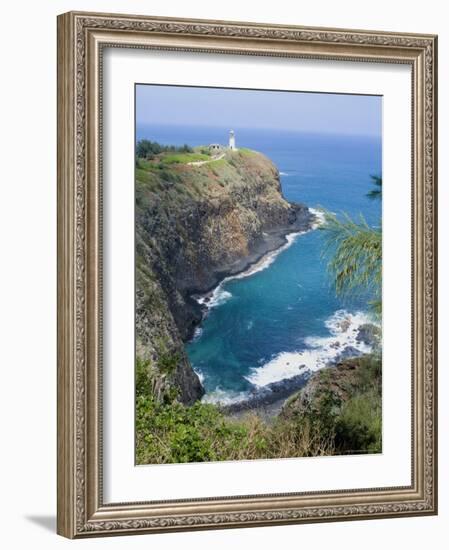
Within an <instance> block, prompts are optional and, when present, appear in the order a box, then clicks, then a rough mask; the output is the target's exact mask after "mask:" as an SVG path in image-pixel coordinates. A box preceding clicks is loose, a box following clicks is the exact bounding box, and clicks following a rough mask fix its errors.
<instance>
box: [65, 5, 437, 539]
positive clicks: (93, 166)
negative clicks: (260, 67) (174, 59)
mask: <svg viewBox="0 0 449 550" xmlns="http://www.w3.org/2000/svg"><path fill="white" fill-rule="evenodd" d="M104 47H127V48H128V47H132V48H149V49H162V50H179V51H200V52H205V53H223V54H226V53H228V54H229V53H233V54H240V55H255V56H260V55H263V56H274V57H298V58H304V57H308V58H313V59H317V58H320V59H328V60H329V59H330V60H346V61H348V60H349V61H358V62H385V63H402V64H408V65H410V67H411V69H412V126H413V132H412V134H413V139H412V144H411V146H412V158H413V161H412V163H413V166H412V174H413V176H412V180H413V181H412V189H413V201H412V216H413V224H412V225H413V227H412V228H411V230H412V236H413V238H412V241H413V244H412V248H413V250H412V269H411V273H412V282H413V300H412V302H413V307H412V312H411V315H412V321H413V334H412V342H413V346H412V353H411V356H412V364H413V375H412V388H411V398H412V419H411V426H412V436H413V437H412V450H411V461H412V473H413V475H412V484H411V485H410V486H407V487H394V488H375V489H360V490H350V491H347V490H344V491H323V492H317V493H300V494H298V493H296V494H294V493H291V494H282V495H252V496H247V497H246V496H245V497H217V498H207V499H192V500H176V501H158V502H150V501H149V502H143V503H118V504H105V503H103V498H102V438H101V429H102V412H101V396H102V387H101V373H102V346H101V342H102V341H101V335H102V324H101V323H102V321H101V311H102V307H101V295H102V255H101V231H102V227H101V221H102V219H101V200H102V193H101V189H102V181H101V170H102V164H101V160H102V159H101V90H102V73H101V67H102V63H101V60H102V49H103V48H104ZM436 59H437V37H436V36H434V35H422V34H403V33H389V32H378V31H361V30H341V29H340V30H339V29H330V28H328V29H324V28H305V27H298V26H284V25H271V24H270V25H266V24H254V23H242V22H224V21H208V20H191V19H173V18H162V17H142V16H131V15H116V14H97V13H83V12H70V13H66V14H63V15H60V16H59V17H58V520H57V531H58V533H59V534H61V535H64V536H66V537H70V538H82V537H86V536H100V535H101V536H103V535H118V534H135V533H149V532H163V531H181V530H192V529H212V528H213V529H216V528H230V527H250V526H261V525H279V524H288V523H305V522H309V523H310V522H321V521H337V520H350V519H370V518H383V517H385V518H386V517H400V516H418V515H429V514H436V513H437V437H436V427H437V422H436V421H437V416H436V415H437V407H436V405H437V401H436V399H437V393H436V391H437V387H436V386H437V380H436V369H437V361H436V352H437V331H436V322H437V301H436V298H437V287H436V284H437V280H436V276H437V269H436V268H437V266H436V260H437V233H436V223H437V220H436V211H437V209H436V199H437V195H436V183H437V180H436V176H437V174H436V166H437V158H436V146H437V134H436V131H437V125H436V122H437V120H436V107H437V65H436ZM149 498H150V495H149Z"/></svg>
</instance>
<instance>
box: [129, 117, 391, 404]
mask: <svg viewBox="0 0 449 550" xmlns="http://www.w3.org/2000/svg"><path fill="white" fill-rule="evenodd" d="M234 131H235V136H236V145H237V147H239V146H242V147H248V148H250V149H255V150H257V151H260V152H261V153H263V154H265V155H266V156H267V157H269V158H270V159H271V160H272V161H273V162H274V163H275V164H276V165H277V167H278V169H279V171H280V174H281V184H282V190H283V194H284V196H285V198H286V199H287V200H289V201H295V202H302V203H305V204H306V205H307V206H309V207H311V208H314V209H319V208H320V207H322V208H325V209H327V210H329V211H331V212H334V213H336V214H337V215H341V213H343V212H346V213H347V214H349V215H350V216H352V217H353V218H356V217H358V216H359V215H360V214H362V215H363V216H364V218H365V219H366V220H367V222H368V223H369V224H370V225H376V226H377V225H379V222H380V219H381V203H380V201H376V200H371V199H369V198H368V197H367V196H366V194H367V193H368V192H369V191H370V190H371V189H372V188H373V184H372V181H371V178H370V175H381V170H382V144H381V139H380V138H376V137H365V136H348V135H330V134H329V135H316V134H301V133H294V132H286V131H285V132H281V131H277V130H269V129H266V130H265V129H264V130H260V129H257V130H256V129H248V128H234ZM228 132H229V129H227V128H209V127H198V126H195V127H192V128H190V127H186V126H184V127H175V126H137V128H136V137H137V139H142V138H147V139H151V140H154V141H158V142H160V143H165V144H174V145H182V144H184V143H187V144H189V145H191V146H195V145H201V144H209V143H223V144H226V143H227V139H228ZM323 245H324V235H323V232H321V231H319V230H318V229H315V230H311V231H309V232H306V233H304V234H301V235H298V234H296V235H290V236H289V237H288V241H287V243H286V245H285V246H283V247H282V249H280V250H278V251H276V252H274V253H272V254H270V255H268V256H266V257H265V258H263V259H262V261H260V262H259V263H258V264H257V265H256V266H252V267H251V268H250V269H249V270H248V271H247V272H244V273H242V274H240V275H238V276H236V277H232V278H228V279H226V280H225V281H223V282H222V283H221V284H220V285H219V286H218V287H217V288H216V289H215V291H214V294H213V299H212V300H210V302H209V303H208V311H207V314H206V316H205V318H204V320H203V322H202V323H201V325H200V326H199V327H198V328H197V330H196V333H195V337H194V338H193V340H192V341H191V342H190V343H188V344H187V345H186V349H187V353H188V355H189V358H190V361H191V363H192V366H193V368H194V369H195V371H196V372H197V373H198V375H199V376H200V378H201V380H202V383H203V385H204V387H205V390H206V394H205V396H204V398H203V399H204V400H205V401H209V402H220V403H223V404H227V403H233V402H236V401H239V400H242V399H245V398H247V397H248V396H249V395H250V394H251V393H252V392H254V390H257V388H261V387H263V386H265V385H267V384H270V383H272V382H277V381H280V380H283V379H285V378H291V377H293V376H295V375H297V374H301V373H303V372H305V371H315V370H317V369H319V368H322V367H323V366H325V365H326V364H328V363H329V361H330V360H332V359H334V358H335V357H337V356H338V354H339V353H340V352H341V350H342V349H344V347H346V346H352V347H355V348H356V349H358V350H360V351H362V352H366V351H369V349H367V348H366V346H365V345H364V344H363V343H361V342H358V341H357V340H356V336H357V328H358V327H359V326H360V325H361V324H363V323H366V322H369V321H370V320H371V314H370V311H369V308H368V306H367V303H368V301H369V299H370V296H367V295H361V294H358V295H356V296H352V297H345V298H342V297H337V296H336V295H335V292H334V288H333V286H332V278H331V276H330V274H329V273H328V270H327V261H328V258H326V257H323Z"/></svg>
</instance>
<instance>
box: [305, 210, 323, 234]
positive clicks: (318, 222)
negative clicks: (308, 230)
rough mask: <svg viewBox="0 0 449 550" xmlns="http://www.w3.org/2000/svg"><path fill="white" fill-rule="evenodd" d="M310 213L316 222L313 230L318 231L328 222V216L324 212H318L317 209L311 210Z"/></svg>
mask: <svg viewBox="0 0 449 550" xmlns="http://www.w3.org/2000/svg"><path fill="white" fill-rule="evenodd" d="M309 210H310V212H312V214H313V215H314V216H315V218H316V221H315V222H314V223H313V224H312V229H316V228H317V227H319V226H320V225H323V223H325V222H326V215H325V214H324V212H323V211H322V210H318V209H317V208H309Z"/></svg>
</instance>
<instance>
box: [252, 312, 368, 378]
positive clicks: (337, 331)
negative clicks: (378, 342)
mask: <svg viewBox="0 0 449 550" xmlns="http://www.w3.org/2000/svg"><path fill="white" fill-rule="evenodd" d="M365 323H373V320H372V319H371V318H370V317H369V315H367V314H366V313H363V312H357V313H349V312H347V311H346V310H338V311H336V312H335V313H334V314H333V315H332V316H331V317H329V319H327V320H326V322H325V325H326V327H327V328H328V329H329V332H330V333H331V336H324V337H308V338H306V339H305V340H304V343H305V344H306V346H307V349H305V350H301V351H294V352H282V353H279V354H278V355H276V356H275V357H273V358H272V359H271V360H270V361H268V363H265V365H262V366H261V367H256V368H253V369H252V371H251V374H249V375H248V376H247V377H246V379H247V380H248V381H249V382H251V383H252V384H254V385H255V386H259V387H261V386H266V385H267V384H270V383H272V382H278V381H279V380H283V379H285V378H292V377H293V376H296V375H298V374H302V373H303V372H306V371H312V372H314V371H317V370H319V369H322V368H323V367H325V366H327V365H328V364H329V363H330V362H332V361H333V360H335V359H336V358H337V357H338V355H339V354H340V353H342V352H343V351H344V350H345V349H346V348H348V347H352V348H355V349H356V350H357V351H360V352H361V353H369V352H370V351H371V347H370V346H367V345H366V344H364V343H363V342H359V341H357V335H358V329H359V328H360V326H361V325H363V324H365Z"/></svg>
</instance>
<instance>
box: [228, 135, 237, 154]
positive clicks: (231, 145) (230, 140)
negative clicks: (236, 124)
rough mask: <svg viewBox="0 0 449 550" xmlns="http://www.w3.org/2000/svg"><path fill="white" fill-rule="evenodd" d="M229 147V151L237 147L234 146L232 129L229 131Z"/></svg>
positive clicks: (235, 149)
mask: <svg viewBox="0 0 449 550" xmlns="http://www.w3.org/2000/svg"><path fill="white" fill-rule="evenodd" d="M229 149H231V151H237V147H236V146H235V135H234V130H231V131H230V132H229Z"/></svg>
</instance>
